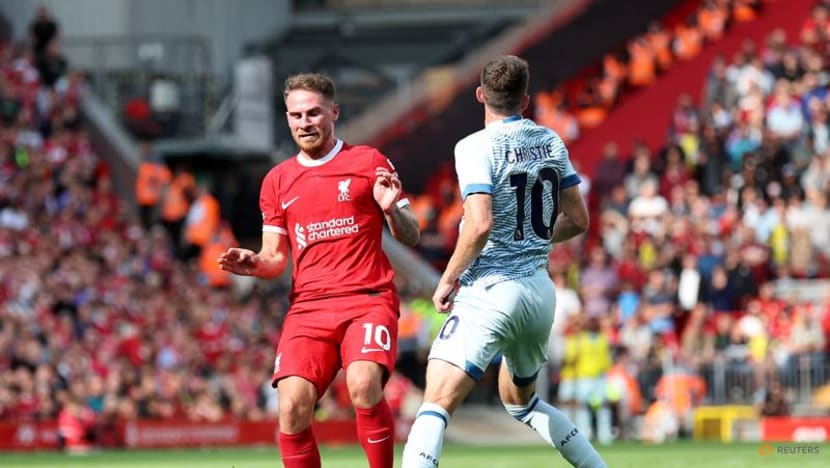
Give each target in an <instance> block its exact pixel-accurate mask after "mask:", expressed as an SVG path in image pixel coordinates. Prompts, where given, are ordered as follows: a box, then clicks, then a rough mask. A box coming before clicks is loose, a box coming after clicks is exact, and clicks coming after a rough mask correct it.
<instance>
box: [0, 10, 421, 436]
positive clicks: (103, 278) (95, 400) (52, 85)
mask: <svg viewBox="0 0 830 468" xmlns="http://www.w3.org/2000/svg"><path fill="white" fill-rule="evenodd" d="M59 41H60V33H59V27H58V25H57V23H56V22H55V20H54V19H52V18H50V17H49V16H48V12H46V11H45V10H42V11H40V12H39V13H38V19H37V20H36V22H35V23H34V24H33V26H32V36H31V39H30V41H28V43H26V44H20V45H12V44H0V55H2V59H1V60H0V119H1V120H2V122H0V124H2V125H0V127H2V128H0V419H2V420H3V421H35V420H57V421H58V424H59V433H60V434H61V435H62V436H63V437H64V438H65V439H66V438H70V439H73V440H74V442H75V447H80V448H85V447H88V446H89V443H91V442H92V443H94V442H95V440H92V439H97V442H101V443H115V444H117V443H119V442H118V441H113V440H107V438H108V437H112V436H113V435H114V434H115V433H116V431H112V430H111V429H110V428H111V427H112V425H113V424H116V423H119V422H123V421H128V420H133V419H170V418H173V419H180V420H192V421H219V420H224V419H228V418H237V419H242V420H262V419H273V418H275V417H276V405H277V402H278V399H277V398H278V396H277V394H276V392H275V391H274V390H273V389H272V388H271V372H272V369H273V360H274V349H275V346H276V343H277V342H278V340H279V336H280V326H281V322H282V319H283V316H284V313H285V311H286V309H287V306H288V299H287V290H286V288H285V286H284V285H283V284H282V283H279V282H277V283H270V282H269V283H267V284H266V283H256V284H254V285H253V286H252V287H251V288H241V289H235V288H232V287H231V280H230V278H229V276H228V275H227V273H226V272H222V271H220V270H218V268H217V267H216V259H217V258H218V256H219V252H221V251H224V249H225V248H227V247H228V246H231V245H234V244H235V243H236V240H235V239H234V237H233V233H232V232H230V229H229V227H228V225H227V223H226V222H223V221H222V218H221V213H219V208H218V206H217V203H216V200H215V198H214V197H213V195H212V194H211V193H210V192H209V190H208V185H207V184H206V183H205V181H203V180H199V179H198V178H196V177H194V175H193V174H192V173H190V172H188V171H186V170H175V171H173V172H172V173H171V171H170V170H169V169H168V168H167V167H166V166H165V165H164V164H163V161H161V160H160V158H159V157H158V155H157V154H155V153H154V152H153V150H152V145H150V144H149V143H143V144H141V145H140V148H141V149H140V152H141V155H142V158H143V160H142V164H141V166H140V169H139V171H138V177H137V181H136V182H137V183H136V197H137V198H136V200H131V199H127V200H125V199H121V198H119V197H118V196H117V195H116V193H115V192H114V190H113V182H112V178H111V175H110V171H109V168H108V165H107V164H106V163H105V162H104V161H103V160H102V159H101V158H99V157H97V156H96V154H95V153H94V151H93V150H92V147H91V144H90V140H89V137H88V135H87V132H86V129H85V128H84V124H83V122H82V121H81V119H80V118H79V113H78V106H79V99H80V94H79V93H80V92H81V86H82V81H83V77H82V74H81V73H79V72H76V71H72V70H69V69H66V70H64V71H63V72H62V73H61V74H60V76H58V77H56V78H55V79H54V80H49V81H45V80H44V79H43V75H42V73H41V71H40V70H39V68H38V66H37V63H38V58H37V57H38V54H39V53H40V52H37V50H41V49H43V50H47V51H52V52H44V53H58V51H59V50H60V49H59ZM61 60H62V59H61ZM63 63H65V61H64V62H63ZM134 202H135V203H136V204H137V205H138V209H137V210H132V209H130V205H131V204H133V203H134ZM242 289H244V290H245V293H244V294H238V293H237V292H238V291H241V290H242ZM338 379H340V377H338ZM386 392H387V396H388V398H389V399H390V402H391V403H392V406H393V410H394V411H395V412H396V413H400V412H401V411H405V410H407V408H409V409H411V408H410V407H412V406H413V403H412V395H417V390H416V389H415V388H414V386H413V385H412V383H411V382H410V381H409V380H408V379H406V378H404V377H402V376H401V375H400V374H397V373H395V374H393V375H392V378H391V379H390V382H389V385H387V388H386ZM350 406H351V405H350V404H349V403H348V395H347V393H346V391H345V386H344V385H338V384H335V385H334V386H333V390H332V391H330V392H329V393H327V394H326V395H324V396H323V399H322V401H321V402H320V405H319V408H318V412H317V417H318V418H319V419H328V418H343V417H351V414H350V411H351V410H350V409H347V408H350ZM401 421H402V422H403V421H405V419H402V420H401Z"/></svg>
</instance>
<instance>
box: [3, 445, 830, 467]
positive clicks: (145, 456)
mask: <svg viewBox="0 0 830 468" xmlns="http://www.w3.org/2000/svg"><path fill="white" fill-rule="evenodd" d="M779 445H781V446H786V447H790V446H793V445H794V444H773V447H777V446H779ZM758 446H759V444H729V445H722V444H715V443H692V442H680V443H674V444H666V445H659V446H645V445H641V444H636V443H621V444H615V445H612V446H609V447H602V448H601V452H602V454H603V456H604V457H605V459H606V461H607V462H608V466H609V467H611V468H675V467H676V468H744V467H747V468H764V467H775V468H785V467H792V468H820V467H821V468H824V467H827V466H830V445H828V444H821V445H815V444H813V445H811V446H812V447H819V450H820V453H819V454H809V455H806V454H805V455H792V454H777V453H772V454H770V455H767V456H763V457H762V456H761V455H759V453H758ZM400 450H401V447H398V452H397V454H396V459H395V460H396V464H395V466H400ZM321 452H322V457H323V466H324V467H327V468H365V467H366V466H367V465H366V461H365V459H364V458H363V452H362V451H361V450H360V448H359V447H339V448H338V447H325V448H323V449H322V450H321ZM191 466H192V467H198V468H265V467H268V468H277V467H280V466H282V465H281V464H280V462H279V458H278V453H277V450H276V448H250V449H205V450H198V449H196V450H136V451H106V452H101V453H94V454H91V455H85V456H67V455H62V454H59V453H51V452H50V453H34V454H31V453H28V454H24V453H0V467H2V468H28V467H41V468H45V467H49V468H62V467H78V468H80V467H100V468H104V467H106V468H167V467H191ZM567 466H569V465H568V464H567V463H566V462H565V461H564V460H563V459H562V458H561V457H560V456H559V455H558V454H556V453H555V452H554V450H553V449H549V448H547V447H544V446H532V447H515V446H510V447H492V446H491V447H473V446H465V445H448V446H447V447H446V448H445V449H444V454H443V456H442V458H441V468H455V467H458V468H474V467H475V468H477V467H486V468H514V467H515V468H536V467H540V468H541V467H551V468H556V467H567Z"/></svg>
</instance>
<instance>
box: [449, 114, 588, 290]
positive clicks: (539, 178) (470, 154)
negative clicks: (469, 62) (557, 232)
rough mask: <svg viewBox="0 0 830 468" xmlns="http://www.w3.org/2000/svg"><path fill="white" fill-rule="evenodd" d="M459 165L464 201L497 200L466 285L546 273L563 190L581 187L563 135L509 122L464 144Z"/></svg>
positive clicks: (459, 150)
mask: <svg viewBox="0 0 830 468" xmlns="http://www.w3.org/2000/svg"><path fill="white" fill-rule="evenodd" d="M455 166H456V172H457V174H458V182H459V186H460V189H461V195H462V198H464V199H466V198H467V196H468V195H470V194H473V193H487V194H491V195H492V196H493V226H492V229H491V231H490V238H489V239H488V241H487V244H486V245H485V246H484V249H483V250H482V251H481V254H480V255H479V256H478V258H477V259H476V261H475V262H474V263H473V264H472V265H471V266H470V268H468V269H467V271H465V272H464V274H463V275H462V276H461V283H462V284H465V285H469V284H472V283H473V282H476V283H480V284H483V285H485V286H486V285H491V284H495V283H498V282H500V281H505V280H511V279H516V278H522V277H526V276H530V275H532V274H534V273H535V272H536V270H538V269H540V268H546V267H547V265H548V261H549V256H550V251H551V247H552V244H551V234H552V232H553V225H554V223H555V222H556V216H557V214H558V211H559V191H560V190H562V189H565V188H567V187H572V186H574V185H577V184H579V182H580V180H579V176H578V175H577V174H576V171H575V170H574V168H573V165H572V164H571V161H570V158H569V157H568V150H567V149H566V148H565V144H564V143H563V142H562V139H561V138H559V135H557V134H556V132H554V131H553V130H551V129H549V128H546V127H543V126H541V125H537V124H536V123H535V122H533V121H532V120H529V119H523V118H521V117H520V116H518V115H516V116H512V117H508V118H506V119H504V120H502V121H498V122H492V123H490V124H488V125H487V126H486V127H485V128H484V129H482V130H480V131H478V132H476V133H473V134H471V135H469V136H467V137H465V138H464V139H462V140H461V141H459V142H458V144H457V145H456V147H455ZM462 223H463V220H462Z"/></svg>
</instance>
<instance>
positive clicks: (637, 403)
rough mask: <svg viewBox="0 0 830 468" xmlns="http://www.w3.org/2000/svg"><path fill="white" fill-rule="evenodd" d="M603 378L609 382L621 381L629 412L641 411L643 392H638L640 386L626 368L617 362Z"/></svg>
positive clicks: (637, 412) (636, 412)
mask: <svg viewBox="0 0 830 468" xmlns="http://www.w3.org/2000/svg"><path fill="white" fill-rule="evenodd" d="M605 379H606V380H607V381H608V382H609V383H611V382H622V384H623V387H624V388H625V392H626V395H627V397H628V399H627V402H628V413H629V414H640V413H641V412H642V411H643V394H642V392H640V386H639V384H637V380H636V379H635V378H634V376H632V375H631V374H629V373H628V371H627V370H626V369H624V368H623V367H622V366H621V365H619V364H615V365H614V366H612V367H611V369H610V370H609V371H608V373H607V374H606V376H605Z"/></svg>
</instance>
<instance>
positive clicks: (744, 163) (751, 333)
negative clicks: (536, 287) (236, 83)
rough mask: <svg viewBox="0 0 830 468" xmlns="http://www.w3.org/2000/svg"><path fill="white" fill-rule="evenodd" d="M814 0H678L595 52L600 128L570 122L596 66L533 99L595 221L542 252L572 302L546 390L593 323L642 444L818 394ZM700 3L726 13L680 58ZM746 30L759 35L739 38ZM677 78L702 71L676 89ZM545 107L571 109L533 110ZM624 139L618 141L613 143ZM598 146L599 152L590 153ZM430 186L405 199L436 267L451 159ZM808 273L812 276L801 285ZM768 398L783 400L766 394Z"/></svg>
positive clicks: (823, 377)
mask: <svg viewBox="0 0 830 468" xmlns="http://www.w3.org/2000/svg"><path fill="white" fill-rule="evenodd" d="M813 3H815V2H803V3H799V4H798V5H790V4H787V5H784V4H782V3H780V2H686V3H685V4H683V5H681V6H680V7H678V9H679V10H680V11H681V12H682V15H680V14H678V13H677V12H674V14H673V15H669V16H668V18H667V19H664V20H663V21H661V23H660V24H661V25H662V26H652V27H650V28H649V32H647V33H645V34H643V35H642V36H639V37H638V38H635V39H632V40H630V41H629V42H628V47H629V51H630V52H631V53H629V55H628V60H627V61H626V60H618V59H615V58H614V57H615V56H613V55H611V56H609V55H606V59H605V63H604V64H603V65H604V66H603V67H601V68H600V71H601V73H603V74H601V75H597V76H596V79H599V80H606V79H608V78H609V77H612V78H615V79H616V80H617V81H616V83H614V85H615V86H614V88H613V89H614V90H613V92H612V93H610V94H611V95H613V96H614V98H613V99H608V100H607V101H604V102H602V101H598V102H600V103H599V106H601V114H602V117H601V118H599V119H597V120H591V121H588V120H590V119H587V118H586V117H585V116H584V115H581V114H582V113H584V111H585V106H584V105H582V103H583V102H584V101H583V100H581V98H582V96H584V94H585V89H586V88H585V87H586V86H592V85H593V84H595V83H596V82H597V81H596V79H594V78H593V77H592V75H591V73H592V71H591V70H594V68H591V70H589V72H588V73H584V74H582V75H578V76H577V77H576V78H574V79H573V80H571V81H570V82H566V83H565V84H562V85H559V86H557V88H556V89H555V90H554V91H553V92H552V93H549V92H547V91H544V92H541V93H540V94H537V101H536V107H535V115H536V116H538V117H541V118H540V120H542V121H545V119H550V120H548V121H549V122H550V123H551V124H552V125H551V126H552V127H556V126H557V125H553V124H560V123H562V122H566V123H567V124H566V125H561V126H559V128H560V129H562V131H563V132H565V133H566V138H567V137H570V138H571V139H573V140H574V144H573V145H572V152H571V154H572V156H573V157H574V159H575V161H576V162H577V163H578V164H579V166H580V167H579V169H580V172H581V174H582V177H583V180H584V182H585V184H584V185H585V187H584V190H585V193H586V194H590V197H591V200H592V212H593V220H594V222H593V225H594V227H593V230H592V234H591V235H590V236H588V237H587V238H585V239H582V240H580V241H577V242H571V243H569V244H566V245H562V246H557V248H555V249H554V254H553V256H552V258H551V265H550V269H551V273H552V274H553V275H554V278H558V280H557V286H558V287H557V289H558V297H560V298H572V299H571V300H568V301H561V302H564V304H562V303H561V302H560V304H558V305H557V314H558V316H557V318H556V322H555V324H554V331H553V334H552V341H551V350H550V352H551V356H552V357H553V362H554V372H553V381H552V387H553V391H554V392H555V391H556V389H557V387H558V386H560V383H561V382H562V381H561V380H560V379H559V377H558V371H561V370H562V369H563V367H564V368H566V369H570V365H571V364H572V363H571V362H570V361H569V358H568V357H567V356H568V354H567V352H566V349H567V348H568V347H569V346H570V345H569V344H568V343H570V342H574V343H578V342H579V339H580V336H582V335H583V334H584V330H585V326H586V324H587V323H588V322H590V321H591V320H598V321H599V322H600V323H599V327H600V329H601V330H602V334H603V335H604V336H605V337H606V338H607V339H608V340H609V346H610V347H611V348H612V349H614V350H616V352H617V353H623V354H624V355H625V359H626V362H627V363H628V364H630V365H628V366H624V367H620V366H615V370H614V371H610V370H609V372H613V373H617V375H619V373H621V375H620V377H619V378H618V379H620V380H617V384H615V385H614V386H613V387H612V388H613V389H614V390H612V392H611V393H610V394H609V395H611V394H613V396H608V398H609V399H612V400H616V401H615V402H616V403H617V406H618V412H619V413H620V414H628V415H631V414H634V415H638V414H639V415H643V416H644V417H643V419H642V422H643V424H644V425H645V426H644V430H645V431H646V432H644V433H642V435H644V436H648V437H662V436H656V435H654V434H652V433H651V432H649V431H651V430H652V428H655V427H663V426H661V425H660V424H662V423H664V422H665V421H666V420H667V418H668V419H670V420H674V421H676V424H675V425H674V436H677V433H678V432H680V433H681V434H682V433H690V431H691V429H692V418H691V414H692V413H691V411H690V410H691V408H693V407H694V406H696V405H697V404H700V403H701V402H703V401H707V402H709V403H746V402H750V403H753V404H756V405H757V407H758V408H760V410H761V411H762V412H772V413H775V414H777V413H781V412H791V411H809V408H810V407H811V405H812V403H813V390H815V389H819V388H821V387H822V386H824V385H826V384H827V382H828V375H827V369H828V363H827V354H826V353H827V350H828V349H830V348H828V344H830V340H828V338H830V293H828V291H830V287H828V284H830V283H828V282H827V278H828V277H830V262H829V261H828V260H830V244H828V242H827V241H828V238H827V234H828V233H830V209H829V208H828V197H830V185H828V174H830V173H828V167H830V166H828V160H830V156H828V155H827V148H826V147H825V145H824V140H825V139H826V137H825V136H824V134H825V132H826V129H827V124H826V123H825V116H824V114H825V113H826V104H825V99H824V98H825V97H826V86H827V80H826V77H827V71H826V70H827V67H826V63H825V60H826V53H825V52H824V51H825V49H826V43H825V42H826V36H824V39H822V38H821V36H820V35H817V33H816V31H819V30H821V28H822V26H819V25H821V24H826V23H827V21H826V17H825V15H826V14H827V8H828V4H827V3H826V2H817V3H816V6H815V7H812V4H813ZM811 7H812V10H810V8H811ZM718 9H719V10H718ZM712 10H718V11H719V12H720V13H719V15H721V16H723V19H718V20H715V21H716V22H723V23H724V27H723V28H722V31H721V30H720V28H718V30H715V29H711V28H703V27H700V29H699V31H700V33H701V34H700V36H701V38H700V40H702V43H701V44H700V45H699V46H696V47H695V49H696V50H695V52H694V53H691V52H688V51H681V49H680V47H681V44H680V43H681V42H682V40H680V37H681V35H682V34H686V32H684V30H683V28H688V27H697V26H694V24H695V21H691V20H689V21H687V20H686V19H685V18H697V19H698V21H700V23H701V24H708V23H707V22H708V21H713V20H711V19H707V18H706V15H707V14H708V12H710V11H712ZM783 10H787V12H786V14H785V13H784V11H783ZM793 15H797V16H795V17H794V16H793ZM671 21H674V25H673V24H672V23H671ZM759 28H760V29H759ZM747 30H752V31H754V32H753V34H756V36H750V37H758V38H764V37H765V40H764V42H763V43H759V42H755V41H752V40H750V39H744V38H746V37H747V34H746V31H747ZM655 31H674V33H673V34H672V41H671V44H672V48H671V60H669V58H663V59H662V62H663V63H664V65H661V58H660V57H661V51H664V50H665V49H662V48H661V47H664V46H665V45H664V44H663V45H658V46H650V45H649V41H648V37H649V35H651V34H654V33H655ZM707 31H709V32H708V33H707ZM761 34H764V35H765V36H761ZM703 38H705V39H703ZM696 40H698V39H696ZM658 43H659V44H662V41H658ZM722 43H726V44H727V46H729V45H732V44H735V46H739V47H736V48H735V49H734V50H735V55H734V56H732V57H728V58H727V57H724V56H723V55H717V54H716V53H715V52H714V50H722V49H721V48H720V47H723V44H722ZM632 48H633V49H637V48H645V49H646V50H644V51H640V52H638V51H636V50H632ZM727 50H728V49H727ZM638 54H644V55H645V56H647V60H648V62H649V63H648V64H646V65H638V64H635V63H634V62H636V61H637V60H641V59H642V60H645V59H644V58H640V57H638ZM699 55H700V56H705V61H703V60H695V57H697V56H699ZM531 66H533V63H531ZM693 66H696V67H698V69H697V70H696V71H695V70H692V69H690V67H693ZM637 67H648V68H650V69H651V71H648V72H646V73H645V74H646V75H649V78H648V79H647V80H643V81H640V80H639V79H635V80H634V82H632V81H631V78H632V75H631V73H632V72H634V69H636V68H637ZM700 68H702V69H700ZM675 69H677V73H676V74H675V73H674V70H675ZM626 72H627V73H628V74H627V75H626ZM676 75H684V76H682V77H679V76H676ZM626 76H627V79H628V83H626V82H625V79H626ZM688 76H699V77H701V78H700V80H699V81H697V82H695V83H689V79H688ZM704 77H705V79H704ZM676 80H682V84H678V83H677V81H676ZM663 81H665V82H668V83H669V84H668V85H667V84H664V83H662V82H663ZM669 85H670V86H672V87H671V89H672V91H671V92H661V90H660V87H661V86H669ZM690 86H691V87H692V88H691V89H690V88H689V87H690ZM646 89H647V90H648V92H645V90H646ZM699 90H702V92H700V91H699ZM569 91H570V92H569ZM670 96H677V97H676V98H674V99H672V98H671V97H670ZM693 96H695V97H694V98H693ZM698 96H699V98H698ZM669 99H671V102H670V103H669V104H666V103H665V102H663V103H662V104H661V105H659V106H658V105H651V104H652V103H655V102H657V101H659V100H663V101H666V100H669ZM557 100H559V101H557ZM646 100H647V101H648V103H646V102H645V101H646ZM560 102H561V103H563V104H560ZM617 102H622V104H618V105H616V104H615V103H617ZM617 106H619V109H618V107H617ZM661 106H662V107H661ZM672 107H673V109H672ZM635 109H636V111H635ZM643 109H654V112H653V113H649V115H647V116H646V115H644V114H643ZM552 110H559V111H561V112H568V111H572V112H573V114H572V115H570V116H569V115H567V114H563V115H558V116H553V117H552V116H551V115H546V113H547V112H550V111H552ZM617 112H619V113H620V114H623V116H622V117H619V116H617V115H616V113H617ZM632 112H634V113H635V114H636V115H635V114H632ZM605 115H607V116H608V118H607V122H604V120H606V119H605ZM556 119H561V120H559V121H557V120H556ZM619 119H622V120H619ZM654 119H665V120H663V122H660V121H658V122H657V124H656V125H652V124H651V123H650V122H651V121H652V120H654ZM586 121H587V123H588V125H585V123H586ZM666 124H667V125H666ZM594 127H596V128H595V129H594V130H592V128H594ZM569 128H570V129H571V132H572V133H570V134H568V129H569ZM586 129H587V130H588V131H587V132H584V131H585V130H586ZM661 129H664V130H661ZM580 131H582V132H583V133H584V134H583V135H579V134H578V133H579V132H580ZM644 134H648V135H649V137H648V138H645V137H644V138H642V139H639V140H638V139H637V138H639V137H640V136H641V135H644ZM597 136H602V137H605V138H610V136H613V137H614V140H608V139H606V140H597V139H596V137H597ZM625 138H629V139H630V141H625V142H624V144H625V148H626V150H625V151H623V150H621V149H620V146H621V145H620V144H618V143H617V142H620V143H623V142H622V141H621V140H624V139H625ZM583 140H589V141H587V142H586V144H584V145H583V144H581V143H582V142H583ZM602 145H605V147H604V150H603V152H602V153H600V152H597V153H596V154H597V155H600V154H601V155H602V157H601V159H597V160H592V158H591V157H590V154H587V153H586V152H585V148H586V147H588V146H590V147H591V148H601V147H602ZM629 147H631V148H632V149H631V150H630V151H631V152H630V153H628V150H627V148H629ZM629 154H630V156H629ZM589 174H590V175H589ZM425 188H426V192H425V193H424V195H422V196H420V197H418V198H417V199H416V201H415V203H414V206H415V207H416V208H417V211H418V212H419V213H420V215H421V216H422V222H423V225H424V229H425V239H426V240H428V242H425V243H424V244H423V245H422V247H421V249H422V253H423V254H424V255H425V256H426V257H427V258H429V259H431V260H432V261H433V262H434V263H435V264H436V266H437V267H440V266H441V265H442V262H443V261H445V260H446V258H447V254H448V252H449V251H450V249H451V248H452V246H453V245H454V240H455V236H456V235H457V229H456V226H457V223H458V221H459V219H460V216H461V204H460V199H459V196H458V190H457V187H456V186H455V185H454V176H453V172H452V169H451V167H450V166H445V167H443V168H442V169H440V170H438V171H437V172H435V173H434V174H433V176H432V177H431V178H429V179H428V181H427V183H426V186H425ZM808 279H813V280H814V281H816V284H817V285H820V286H818V288H817V289H815V290H813V293H812V294H810V293H806V291H807V290H809V289H810V288H809V286H808V285H809V284H810V282H809V281H807V280H808ZM802 280H804V281H803V282H800V281H802ZM787 285H789V286H787ZM796 291H801V292H803V293H804V294H803V295H802V296H799V297H796V296H795V293H796ZM609 311H610V313H609ZM575 346H576V345H575ZM578 360H579V359H577V361H578ZM573 365H576V366H577V368H578V364H573ZM626 369H627V370H626ZM632 369H633V370H632ZM567 372H570V370H568V371H567ZM566 374H567V373H563V374H562V377H561V378H563V379H564V378H565V375H566ZM609 378H610V377H609ZM630 382H636V385H631V384H630ZM641 398H642V399H644V401H645V404H643V403H640V400H641ZM781 398H784V400H785V401H787V402H788V404H787V405H781V404H774V403H773V401H776V400H775V399H781ZM619 400H624V401H625V402H626V405H625V406H628V407H627V408H621V406H623V405H622V404H621V403H620V402H619ZM765 402H766V403H765ZM563 403H565V406H567V404H568V401H564V402H563ZM771 408H777V409H771ZM782 408H786V409H782ZM619 410H622V411H619ZM638 419H639V418H638ZM669 427H671V425H669ZM627 429H628V431H629V432H627V434H628V435H631V432H630V431H631V428H627ZM622 430H623V432H624V433H625V432H626V428H622ZM638 435H641V434H639V433H638ZM655 440H656V439H655Z"/></svg>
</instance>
